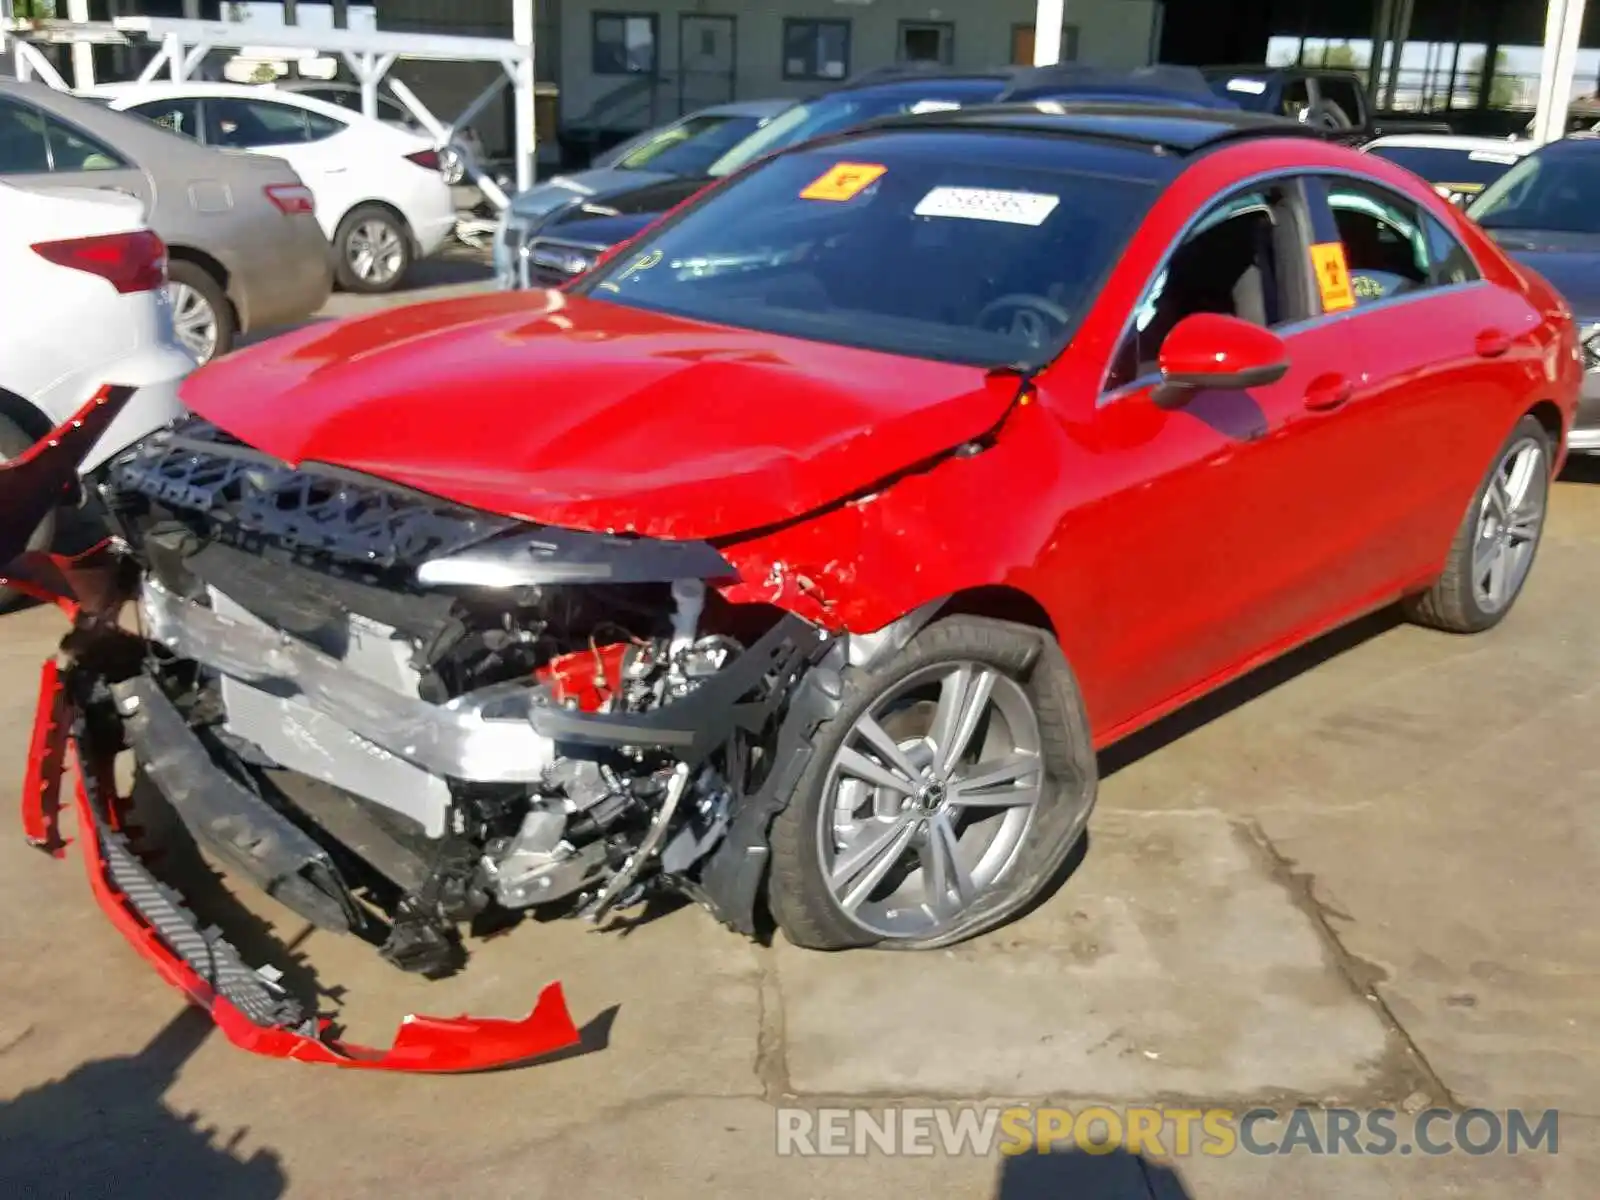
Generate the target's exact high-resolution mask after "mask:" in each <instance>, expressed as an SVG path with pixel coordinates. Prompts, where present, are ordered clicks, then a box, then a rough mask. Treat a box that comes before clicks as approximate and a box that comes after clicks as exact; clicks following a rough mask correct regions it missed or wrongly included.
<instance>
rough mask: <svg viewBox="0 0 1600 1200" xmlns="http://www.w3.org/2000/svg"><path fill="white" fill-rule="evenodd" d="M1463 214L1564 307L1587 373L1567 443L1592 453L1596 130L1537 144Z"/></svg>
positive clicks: (1598, 405) (1599, 183)
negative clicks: (1547, 285)
mask: <svg viewBox="0 0 1600 1200" xmlns="http://www.w3.org/2000/svg"><path fill="white" fill-rule="evenodd" d="M1467 215H1468V216H1470V217H1471V218H1472V219H1473V220H1475V221H1477V222H1478V224H1479V225H1482V226H1483V228H1484V229H1485V230H1487V231H1488V233H1489V235H1490V236H1491V237H1493V238H1494V239H1495V241H1497V242H1499V243H1500V245H1502V246H1503V247H1505V249H1506V250H1507V251H1509V252H1510V253H1511V255H1512V257H1514V258H1515V259H1516V260H1517V261H1518V262H1520V263H1523V264H1524V265H1526V266H1528V267H1530V268H1532V269H1533V270H1534V271H1537V272H1538V273H1539V274H1540V275H1542V276H1544V278H1546V279H1548V280H1549V281H1550V282H1551V283H1552V284H1554V285H1555V287H1556V290H1557V291H1559V292H1560V293H1561V294H1562V296H1563V297H1565V298H1566V301H1567V303H1568V304H1570V305H1571V306H1572V312H1573V315H1574V316H1575V317H1576V318H1577V320H1578V329H1579V334H1580V336H1581V337H1582V338H1583V344H1584V368H1585V371H1586V372H1587V374H1586V375H1585V376H1584V387H1583V400H1582V403H1581V404H1580V405H1579V407H1578V417H1577V420H1576V421H1575V422H1574V425H1573V429H1572V435H1571V438H1570V439H1569V443H1568V444H1569V445H1570V447H1571V448H1572V450H1573V451H1574V452H1577V453H1583V454H1600V136H1596V135H1594V134H1574V135H1572V136H1570V137H1565V138H1562V139H1561V140H1560V141H1557V142H1551V143H1550V144H1549V145H1546V146H1542V147H1540V148H1539V149H1538V150H1535V151H1534V152H1533V153H1532V154H1530V155H1528V156H1527V157H1526V158H1524V159H1523V160H1522V161H1521V162H1519V163H1518V164H1517V165H1516V166H1514V167H1512V168H1511V169H1510V170H1509V171H1507V172H1506V173H1505V174H1504V175H1502V176H1500V178H1499V179H1498V180H1496V181H1495V182H1494V183H1492V184H1490V185H1489V186H1488V187H1487V188H1485V189H1484V191H1483V193H1482V194H1481V195H1480V196H1479V197H1478V198H1477V200H1476V201H1474V202H1473V204H1472V206H1471V207H1470V208H1468V209H1467Z"/></svg>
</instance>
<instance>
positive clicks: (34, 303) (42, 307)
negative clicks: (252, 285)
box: [0, 183, 195, 610]
mask: <svg viewBox="0 0 1600 1200" xmlns="http://www.w3.org/2000/svg"><path fill="white" fill-rule="evenodd" d="M0 311H4V313H5V320H3V321H0V460H4V459H8V458H15V457H16V456H18V455H19V454H21V453H22V452H23V451H25V450H27V449H28V447H30V446H31V445H33V443H34V442H36V441H38V440H39V439H40V438H41V437H43V436H44V435H45V434H47V433H49V432H50V431H51V430H52V429H54V428H55V427H56V426H57V425H59V424H61V423H62V422H63V421H65V420H67V419H68V418H69V417H71V416H72V415H73V414H74V413H75V412H77V411H78V410H79V409H80V408H82V407H83V406H84V405H85V404H86V403H88V401H89V400H90V398H91V397H93V396H94V394H95V393H96V392H98V391H99V390H100V389H101V388H102V387H104V386H105V385H107V384H121V385H124V386H129V387H133V388H135V389H137V390H136V391H135V392H134V395H133V399H132V400H131V401H129V403H128V405H127V407H125V408H124V409H123V410H122V412H121V413H120V414H119V415H118V417H117V419H116V421H115V422H114V423H113V424H112V426H111V428H110V429H109V430H107V431H106V433H105V435H104V436H103V437H102V438H101V439H100V441H99V443H98V444H97V445H96V446H95V448H94V450H93V451H91V452H90V454H89V456H88V457H87V458H86V459H85V460H84V462H83V467H82V470H83V471H84V472H89V471H92V470H94V469H95V468H96V467H99V466H100V465H102V464H103V463H104V462H105V460H106V459H107V458H109V457H110V456H111V455H113V454H115V453H116V452H117V451H118V450H121V449H123V448H124V447H125V446H127V445H129V444H130V443H132V442H134V441H137V440H138V439H139V438H141V437H143V436H144V435H145V434H147V433H149V432H150V431H151V430H153V429H157V428H159V427H160V426H162V425H165V424H166V423H167V422H169V421H171V420H172V419H173V418H174V417H176V416H178V415H179V413H180V412H181V406H180V405H179V402H178V385H179V384H180V383H181V382H182V381H183V378H184V377H185V376H186V375H188V374H189V372H190V371H192V370H194V365H195V362H194V359H193V358H192V357H191V356H190V355H189V353H188V352H187V351H186V350H184V349H183V348H182V346H180V345H179V344H178V342H177V340H176V339H175V337H174V335H173V329H172V302H171V300H170V298H169V297H168V295H167V248H166V246H164V245H163V244H162V242H161V239H160V238H158V237H157V236H156V235H155V234H154V233H152V232H151V231H150V229H149V227H148V226H147V225H145V223H144V205H143V204H142V203H141V202H140V201H138V200H136V199H134V198H133V197H132V196H124V195H121V194H119V193H116V192H108V191H101V190H99V189H90V188H72V187H61V188H35V189H29V190H24V189H22V188H14V187H12V186H10V185H9V184H4V183H0ZM54 535H55V520H54V518H53V517H52V518H50V519H48V520H46V521H45V522H44V524H43V525H41V526H40V527H39V528H38V530H36V531H35V533H34V536H33V539H32V540H31V542H30V543H29V545H30V546H31V547H34V548H39V547H43V546H47V545H48V544H49V543H50V541H51V539H52V538H53V537H54ZM14 599H15V598H14V597H12V596H10V595H9V594H8V593H7V591H6V589H4V588H0V610H3V609H4V608H5V607H7V606H8V604H9V603H10V602H11V601H12V600H14Z"/></svg>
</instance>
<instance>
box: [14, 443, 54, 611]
mask: <svg viewBox="0 0 1600 1200" xmlns="http://www.w3.org/2000/svg"><path fill="white" fill-rule="evenodd" d="M33 441H34V439H32V438H30V437H29V436H28V435H27V434H26V433H24V432H23V431H22V430H21V429H19V428H18V427H17V426H16V425H15V424H13V423H12V422H11V421H9V420H7V419H6V418H5V417H0V462H7V461H9V460H10V459H13V458H18V457H20V456H21V455H22V454H23V453H25V452H26V451H27V450H28V449H29V448H30V447H32V445H33ZM56 522H57V512H56V511H55V510H52V511H51V513H50V515H49V516H47V517H46V518H45V519H44V520H43V521H41V522H40V523H39V528H37V529H35V530H34V531H33V535H32V536H31V537H29V538H28V549H29V550H48V549H50V547H51V546H53V545H55V540H56ZM25 598H26V597H24V595H23V594H22V593H21V592H19V591H17V590H16V589H14V588H8V587H0V613H7V612H10V611H11V610H12V609H14V608H16V607H17V606H18V605H19V604H21V603H22V601H23V600H24V599H25Z"/></svg>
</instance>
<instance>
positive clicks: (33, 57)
mask: <svg viewBox="0 0 1600 1200" xmlns="http://www.w3.org/2000/svg"><path fill="white" fill-rule="evenodd" d="M533 4H534V0H511V16H512V21H511V38H510V39H509V40H507V39H505V38H488V37H460V36H445V35H442V34H441V35H436V34H420V33H383V32H367V31H361V30H350V29H302V28H299V27H297V26H293V25H286V26H283V27H282V28H278V29H273V30H272V31H271V32H270V33H269V32H266V31H264V30H261V29H252V28H251V27H250V26H248V25H241V24H234V23H232V22H228V21H194V20H181V19H168V18H165V17H117V18H115V19H113V20H111V21H95V22H91V21H88V20H87V19H84V18H86V17H87V15H88V13H87V9H88V5H87V0H70V2H69V11H72V10H75V9H76V10H80V11H81V12H82V17H79V18H78V19H75V20H71V21H17V20H13V19H12V18H11V13H12V4H11V0H0V61H3V58H4V56H5V55H6V54H8V53H9V55H10V57H11V58H12V60H13V62H14V64H15V67H14V69H15V73H16V76H17V78H18V79H29V78H34V77H37V78H38V79H39V80H40V81H41V82H43V83H47V84H49V85H50V86H51V87H53V88H58V89H60V90H61V91H72V90H74V88H76V89H83V88H87V87H92V86H93V85H94V64H93V60H92V58H91V57H90V55H89V53H88V51H89V47H90V46H93V45H95V44H101V45H130V44H133V43H134V42H136V41H141V40H142V41H144V42H145V43H147V44H152V45H156V46H159V50H158V52H157V53H156V56H155V58H153V59H152V60H151V61H150V62H149V63H148V64H147V65H146V66H145V68H144V70H143V71H142V72H140V74H139V80H140V82H143V83H148V82H150V81H153V80H154V79H156V78H157V77H158V76H160V75H161V74H162V72H163V71H165V72H166V74H167V75H168V76H169V77H170V78H171V79H172V80H174V81H175V82H181V81H183V80H185V79H187V78H188V77H189V75H190V74H191V73H192V72H193V71H194V70H195V69H196V68H198V67H199V65H200V63H201V62H202V61H203V60H204V59H205V57H206V55H207V54H208V53H210V52H211V51H212V50H218V49H245V48H249V49H250V50H251V51H252V52H255V53H268V54H270V55H271V56H272V57H273V58H277V59H303V58H315V57H321V56H324V55H339V56H340V57H342V58H343V59H344V61H345V62H346V63H347V64H348V65H349V67H350V70H351V71H352V72H353V73H354V75H355V77H356V79H357V80H358V81H359V82H360V84H361V109H362V112H363V113H365V114H366V115H367V116H369V117H373V118H376V117H377V115H378V87H379V85H380V84H381V83H383V82H384V78H385V76H386V75H388V73H389V69H390V68H391V67H393V66H394V64H395V63H396V62H398V61H400V60H402V59H416V60H428V61H432V62H491V63H499V64H500V66H501V67H502V68H503V71H504V74H503V75H501V76H500V77H499V78H497V79H496V80H495V81H494V82H493V83H492V84H490V85H489V86H488V87H487V88H485V89H484V90H483V91H482V92H480V93H479V94H478V96H477V98H476V99H474V100H473V101H472V103H471V104H469V105H467V107H466V108H465V109H464V110H463V111H462V112H461V115H460V116H458V117H457V118H456V119H455V120H454V121H452V122H451V123H450V124H448V125H446V124H444V123H443V122H441V121H440V120H439V119H438V118H437V117H436V116H434V114H433V113H432V112H430V111H429V110H428V108H427V106H426V105H425V104H423V103H422V101H421V100H419V99H417V97H416V94H415V93H414V92H412V90H411V89H410V88H408V87H407V86H406V85H405V84H404V83H402V82H401V81H400V80H398V79H390V80H389V81H388V83H389V90H390V91H391V92H393V93H394V96H395V98H396V99H397V100H399V101H400V103H401V104H403V105H405V107H406V109H407V110H408V111H409V112H410V113H411V114H412V115H413V116H414V117H416V119H417V121H418V122H419V123H420V124H421V125H422V126H423V128H425V129H426V130H427V131H428V132H429V133H430V134H431V135H432V136H433V138H434V139H435V141H436V143H437V144H438V146H439V148H440V149H443V148H444V147H446V146H448V145H449V144H450V142H451V140H452V139H453V137H454V136H455V132H456V130H458V129H461V128H463V127H464V126H466V125H467V124H468V123H469V122H470V121H472V119H473V118H474V117H476V116H477V115H478V114H479V113H480V112H482V111H483V110H484V108H485V107H486V106H487V105H488V104H489V102H490V101H491V100H493V99H494V98H495V96H497V95H498V94H499V92H500V89H501V88H503V87H505V86H506V84H507V83H509V84H510V85H511V90H512V94H513V95H514V97H515V101H516V102H515V104H514V106H513V107H514V111H515V120H514V123H513V132H512V145H513V151H512V152H513V156H514V159H515V162H516V181H517V189H518V190H519V191H522V190H526V189H527V188H530V187H532V186H533V177H534V162H535V155H536V152H537V146H536V144H535V136H536V135H535V125H534V112H533V102H534V23H533ZM263 43H270V46H265V45H263ZM42 44H43V45H61V44H67V45H71V46H72V47H73V56H72V57H73V76H74V79H73V86H71V87H69V86H68V84H67V82H66V81H65V80H64V79H63V78H62V77H61V74H60V73H59V72H58V71H57V70H56V69H55V67H54V66H53V65H52V64H51V62H50V59H49V57H48V56H46V55H45V54H43V53H41V52H40V50H39V46H40V45H42ZM80 50H81V53H80ZM467 170H468V172H469V173H470V174H471V176H472V178H473V181H474V182H475V183H476V184H477V185H478V187H479V189H480V190H481V191H482V192H483V194H484V197H485V198H486V199H488V200H489V202H490V203H492V204H494V205H495V206H496V207H498V208H505V207H506V205H507V204H508V203H509V200H508V199H507V197H506V194H505V192H504V191H502V190H501V188H500V187H499V185H498V184H496V182H495V181H494V180H493V179H492V178H490V177H489V175H488V174H487V173H486V172H484V170H483V167H482V164H481V163H474V162H469V163H467Z"/></svg>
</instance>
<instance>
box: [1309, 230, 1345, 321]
mask: <svg viewBox="0 0 1600 1200" xmlns="http://www.w3.org/2000/svg"><path fill="white" fill-rule="evenodd" d="M1311 266H1312V269H1314V270H1315V271H1316V273H1317V291H1318V292H1319V293H1321V295H1322V311H1323V312H1339V311H1341V310H1343V309H1346V308H1354V307H1355V306H1356V298H1355V293H1354V292H1352V291H1351V290H1350V268H1349V267H1348V266H1347V265H1346V264H1345V258H1344V243H1343V242H1318V243H1317V244H1316V245H1315V246H1312V247H1311Z"/></svg>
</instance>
